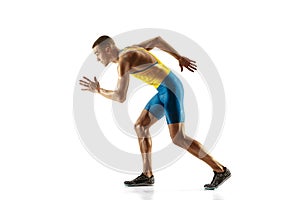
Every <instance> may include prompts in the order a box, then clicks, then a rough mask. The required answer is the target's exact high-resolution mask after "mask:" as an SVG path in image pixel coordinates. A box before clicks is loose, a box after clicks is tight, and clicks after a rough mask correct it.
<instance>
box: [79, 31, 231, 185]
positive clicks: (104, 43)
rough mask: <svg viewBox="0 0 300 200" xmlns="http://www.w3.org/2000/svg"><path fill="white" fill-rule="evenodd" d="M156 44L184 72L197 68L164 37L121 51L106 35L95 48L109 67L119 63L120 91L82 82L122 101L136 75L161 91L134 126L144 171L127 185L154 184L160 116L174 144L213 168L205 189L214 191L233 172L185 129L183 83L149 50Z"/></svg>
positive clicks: (105, 95) (90, 81)
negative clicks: (156, 127) (156, 128)
mask: <svg viewBox="0 0 300 200" xmlns="http://www.w3.org/2000/svg"><path fill="white" fill-rule="evenodd" d="M155 47H156V48H159V49H160V50H162V51H165V52H167V53H169V54H170V55H172V56H173V57H174V58H175V59H177V60H178V62H179V66H180V68H181V71H183V68H186V69H188V70H189V71H191V72H194V70H196V69H197V68H196V67H197V66H196V62H195V61H193V60H190V59H189V58H187V57H184V56H181V55H180V54H179V53H178V52H177V51H176V50H175V49H174V48H173V47H171V45H169V44H168V43H167V42H166V41H165V40H163V39H162V38H161V37H156V38H153V39H150V40H147V41H144V42H142V43H140V44H137V45H133V46H130V47H126V48H124V49H122V50H120V49H119V48H118V47H117V46H116V44H115V42H114V41H113V39H112V38H110V37H109V36H105V35H104V36H101V37H99V38H98V39H97V40H96V41H95V42H94V44H93V46H92V48H93V51H94V53H95V55H96V57H97V60H98V61H100V62H101V63H102V64H103V65H104V66H105V67H106V66H108V64H109V63H111V62H113V63H118V67H117V70H118V83H117V88H116V90H106V89H104V88H101V87H100V84H99V82H98V80H97V79H96V77H94V80H93V81H92V80H90V79H88V78H86V77H83V79H82V80H80V84H81V85H82V86H84V88H83V89H82V90H85V91H90V92H93V93H99V94H101V95H102V96H104V97H106V98H109V99H111V100H114V101H118V102H121V103H122V102H124V101H125V100H126V94H127V89H128V83H129V76H130V75H132V76H134V77H136V78H138V79H140V80H142V81H144V82H145V83H147V84H149V85H152V86H154V87H155V88H156V89H157V91H158V92H157V94H156V95H155V96H153V97H152V99H151V100H150V101H149V102H148V103H147V105H146V106H145V108H144V110H143V111H142V113H141V115H140V116H139V118H138V119H137V121H136V123H135V125H134V128H135V131H136V134H137V136H138V141H139V146H140V151H141V155H142V160H143V172H142V174H141V175H140V176H138V177H137V178H135V179H133V180H131V181H125V182H124V184H125V185H126V186H148V185H153V184H154V176H153V174H152V164H151V149H152V141H151V136H150V132H149V128H150V127H151V126H152V125H153V124H154V123H155V122H157V121H158V120H159V119H160V118H162V117H163V116H166V120H167V124H168V128H169V132H170V136H171V138H172V141H173V143H174V144H176V145H178V146H179V147H181V148H184V149H186V150H187V151H188V152H190V153H191V154H192V155H194V156H195V157H197V158H199V159H201V160H202V161H204V162H205V163H207V164H208V165H209V166H210V167H211V168H212V169H213V171H214V177H213V180H212V181H211V183H210V184H206V185H204V187H205V189H211V190H213V189H215V188H217V187H218V186H219V185H220V184H222V183H223V182H224V181H225V180H227V179H228V178H229V177H230V176H231V173H230V171H229V170H228V169H227V168H226V167H224V166H223V165H221V164H220V163H219V162H217V161H216V160H214V159H213V157H212V156H210V155H209V154H208V153H207V152H206V151H205V150H204V148H203V146H202V145H201V144H200V143H199V142H198V141H196V140H194V139H192V138H190V137H189V136H187V135H186V133H185V128H184V118H185V117H184V108H183V93H184V92H183V86H182V84H181V81H180V80H179V79H178V78H177V77H176V76H175V74H174V73H172V71H171V70H170V69H169V68H168V67H166V66H165V65H164V64H163V63H162V62H161V61H160V60H159V59H158V58H157V57H156V56H155V55H153V54H152V53H150V52H149V50H151V49H153V48H155Z"/></svg>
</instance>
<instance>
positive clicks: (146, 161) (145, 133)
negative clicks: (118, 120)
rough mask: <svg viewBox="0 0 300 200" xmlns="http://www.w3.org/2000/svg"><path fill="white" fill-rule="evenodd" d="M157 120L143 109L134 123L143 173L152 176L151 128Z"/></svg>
mask: <svg viewBox="0 0 300 200" xmlns="http://www.w3.org/2000/svg"><path fill="white" fill-rule="evenodd" d="M157 121H158V119H157V118H156V117H154V115H152V114H151V113H150V112H149V111H147V110H143V111H142V113H141V115H140V117H139V118H138V120H137V121H136V123H135V125H134V129H135V131H136V134H137V136H138V141H139V146H140V151H141V155H142V159H143V173H144V175H146V176H148V177H151V176H152V160H151V154H152V139H151V135H150V131H149V129H150V127H151V126H152V125H153V124H154V123H155V122H157Z"/></svg>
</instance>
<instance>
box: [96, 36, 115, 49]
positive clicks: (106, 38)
mask: <svg viewBox="0 0 300 200" xmlns="http://www.w3.org/2000/svg"><path fill="white" fill-rule="evenodd" d="M99 44H101V45H104V44H114V41H113V39H112V38H111V37H109V36H107V35H102V36H100V37H99V38H98V39H97V40H96V41H95V42H94V44H93V46H92V48H94V47H95V46H97V45H99Z"/></svg>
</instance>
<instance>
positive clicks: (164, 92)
mask: <svg viewBox="0 0 300 200" xmlns="http://www.w3.org/2000/svg"><path fill="white" fill-rule="evenodd" d="M157 91H158V93H157V94H156V95H154V96H153V97H152V98H151V99H150V101H149V102H148V103H147V105H146V107H145V109H146V110H147V111H149V112H150V113H151V114H153V115H154V116H155V117H156V118H157V119H161V118H162V117H163V116H164V115H165V116H166V119H167V123H168V124H174V123H180V122H184V109H183V94H184V92H183V86H182V83H181V81H180V80H179V79H178V78H177V76H175V74H174V73H173V72H170V73H169V74H168V75H167V76H166V78H165V79H164V80H163V81H162V82H161V84H160V85H159V87H158V88H157Z"/></svg>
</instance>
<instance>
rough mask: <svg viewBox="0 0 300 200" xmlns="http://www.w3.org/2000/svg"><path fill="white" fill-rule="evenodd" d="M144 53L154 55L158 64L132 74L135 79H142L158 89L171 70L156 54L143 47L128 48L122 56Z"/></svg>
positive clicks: (123, 51)
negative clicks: (131, 53) (134, 52)
mask: <svg viewBox="0 0 300 200" xmlns="http://www.w3.org/2000/svg"><path fill="white" fill-rule="evenodd" d="M136 50H137V51H144V52H147V53H148V54H150V55H152V56H153V57H154V58H155V60H156V62H155V63H152V64H150V65H149V66H147V67H143V68H142V69H141V70H137V71H134V72H132V73H130V74H131V75H132V76H134V77H135V78H138V79H140V80H141V81H143V82H145V83H147V84H149V85H152V86H154V87H155V88H158V86H159V85H160V84H161V82H162V81H163V78H165V77H166V75H168V74H169V73H170V71H171V70H170V69H169V68H168V67H167V66H165V65H164V64H163V63H162V62H161V61H160V60H159V59H158V58H157V57H156V56H155V55H154V54H152V53H151V52H149V51H147V50H146V49H144V48H142V47H127V48H125V49H123V50H122V52H121V53H122V54H123V53H125V52H128V51H136Z"/></svg>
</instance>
